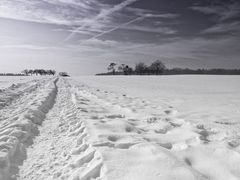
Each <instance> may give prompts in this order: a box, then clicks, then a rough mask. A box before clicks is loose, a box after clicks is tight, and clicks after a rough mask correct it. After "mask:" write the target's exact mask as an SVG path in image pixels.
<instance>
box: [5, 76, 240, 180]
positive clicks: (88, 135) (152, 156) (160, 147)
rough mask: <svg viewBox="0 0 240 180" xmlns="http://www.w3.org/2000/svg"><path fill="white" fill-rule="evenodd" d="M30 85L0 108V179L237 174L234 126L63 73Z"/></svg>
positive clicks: (201, 179) (125, 179)
mask: <svg viewBox="0 0 240 180" xmlns="http://www.w3.org/2000/svg"><path fill="white" fill-rule="evenodd" d="M46 82H48V83H46ZM27 84H28V83H27ZM30 84H31V83H30V82H29V86H33V87H35V88H33V89H32V88H30V89H32V90H30V91H27V90H26V91H25V93H22V94H21V93H20V95H19V96H16V97H15V96H14V98H13V100H12V102H11V103H10V104H7V105H5V106H3V107H4V108H2V109H1V112H2V114H1V115H2V116H1V119H2V121H0V123H1V126H0V128H1V131H0V180H10V179H11V180H15V179H18V180H25V179H26V180H30V179H31V180H32V179H36V180H37V179H40V180H45V179H63V180H65V179H72V180H91V179H96V180H100V179H101V180H106V179H109V180H135V179H138V180H146V179H149V180H158V179H161V180H175V179H184V180H226V179H228V180H238V179H240V173H239V172H240V167H239V164H240V154H239V153H240V149H239V134H236V132H235V131H233V132H232V131H231V130H229V129H226V130H225V131H224V130H223V129H217V128H213V127H206V126H205V125H204V124H201V123H198V124H191V123H189V122H187V121H185V120H184V119H183V118H181V117H179V116H178V111H177V110H176V109H175V108H173V107H172V106H171V105H164V106H163V105H156V104H152V103H151V102H149V101H147V100H144V99H140V98H132V97H130V96H128V95H126V94H122V95H119V94H115V93H112V92H108V91H106V90H103V91H102V90H99V89H94V88H89V87H88V86H86V85H83V84H80V83H79V82H76V81H74V80H71V79H68V78H66V79H62V78H60V79H59V80H58V79H56V78H54V79H50V80H49V79H48V80H46V79H43V80H38V81H35V82H34V83H33V84H32V85H30Z"/></svg>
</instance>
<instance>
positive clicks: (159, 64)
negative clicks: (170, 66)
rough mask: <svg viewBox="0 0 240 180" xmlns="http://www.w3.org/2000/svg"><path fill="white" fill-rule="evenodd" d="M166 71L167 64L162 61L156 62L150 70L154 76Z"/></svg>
mask: <svg viewBox="0 0 240 180" xmlns="http://www.w3.org/2000/svg"><path fill="white" fill-rule="evenodd" d="M165 69H166V66H165V64H164V63H163V62H162V61H160V60H156V61H154V62H153V63H152V64H151V65H150V66H149V70H150V71H151V73H154V74H162V73H163V71H164V70H165Z"/></svg>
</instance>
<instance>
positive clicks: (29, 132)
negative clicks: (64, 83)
mask: <svg viewBox="0 0 240 180" xmlns="http://www.w3.org/2000/svg"><path fill="white" fill-rule="evenodd" d="M57 80H58V79H55V80H50V81H49V82H48V83H47V84H46V85H44V86H38V85H36V86H35V88H37V90H34V88H31V87H30V88H27V89H23V92H22V94H24V93H26V95H25V96H26V97H25V98H26V99H25V100H27V101H22V100H23V99H24V97H22V99H19V101H20V102H22V104H20V102H18V101H16V102H15V104H12V105H11V107H12V108H14V107H16V108H17V111H16V112H17V113H16V116H15V117H12V118H11V116H10V118H9V117H8V118H5V119H3V120H2V121H1V123H2V126H1V129H0V130H1V131H0V179H1V180H8V179H15V178H16V174H17V173H18V166H19V165H21V164H22V162H23V160H24V159H25V158H26V148H27V147H28V146H29V145H31V144H32V141H33V138H34V137H35V136H36V135H37V134H38V125H40V124H41V123H42V121H43V120H44V118H45V115H46V113H47V112H48V111H49V109H51V108H52V106H53V104H54V100H55V97H56V94H57V86H56V83H57ZM43 82H44V83H45V82H46V80H45V81H43ZM33 94H34V97H33V96H32V95H33ZM28 95H29V96H31V97H32V99H29V98H28ZM27 103H30V105H28V104H27ZM16 105H18V106H19V107H17V106H16ZM25 106H28V107H27V108H26V107H25ZM11 107H8V106H7V107H6V110H4V111H2V112H4V113H5V114H9V110H8V108H9V109H10V108H11ZM21 109H24V111H21ZM13 112H14V111H13Z"/></svg>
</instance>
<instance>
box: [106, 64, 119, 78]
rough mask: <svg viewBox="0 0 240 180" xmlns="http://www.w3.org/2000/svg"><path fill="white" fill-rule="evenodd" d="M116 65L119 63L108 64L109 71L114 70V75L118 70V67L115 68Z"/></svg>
mask: <svg viewBox="0 0 240 180" xmlns="http://www.w3.org/2000/svg"><path fill="white" fill-rule="evenodd" d="M116 65H117V64H116V63H110V64H109V66H108V71H112V74H113V75H114V74H115V71H116V69H115V66H116Z"/></svg>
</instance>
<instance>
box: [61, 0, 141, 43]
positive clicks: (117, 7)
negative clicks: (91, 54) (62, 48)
mask: <svg viewBox="0 0 240 180" xmlns="http://www.w3.org/2000/svg"><path fill="white" fill-rule="evenodd" d="M136 1H137V0H125V1H123V2H122V3H120V4H117V5H115V6H114V7H112V8H109V9H103V10H102V11H101V12H100V13H99V14H98V15H97V16H96V17H95V18H93V19H91V20H89V21H86V22H85V23H84V24H83V25H81V26H80V27H77V28H76V29H75V30H74V31H73V32H72V33H71V34H70V35H69V36H67V38H66V39H65V40H69V39H71V38H72V37H73V36H74V35H75V34H76V31H78V30H79V29H81V28H84V27H86V26H88V27H91V26H92V25H93V24H96V23H97V21H98V20H100V19H104V18H106V17H107V16H109V15H110V14H112V13H114V12H116V11H119V10H121V9H123V8H124V7H126V6H128V5H130V4H132V3H134V2H136Z"/></svg>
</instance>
